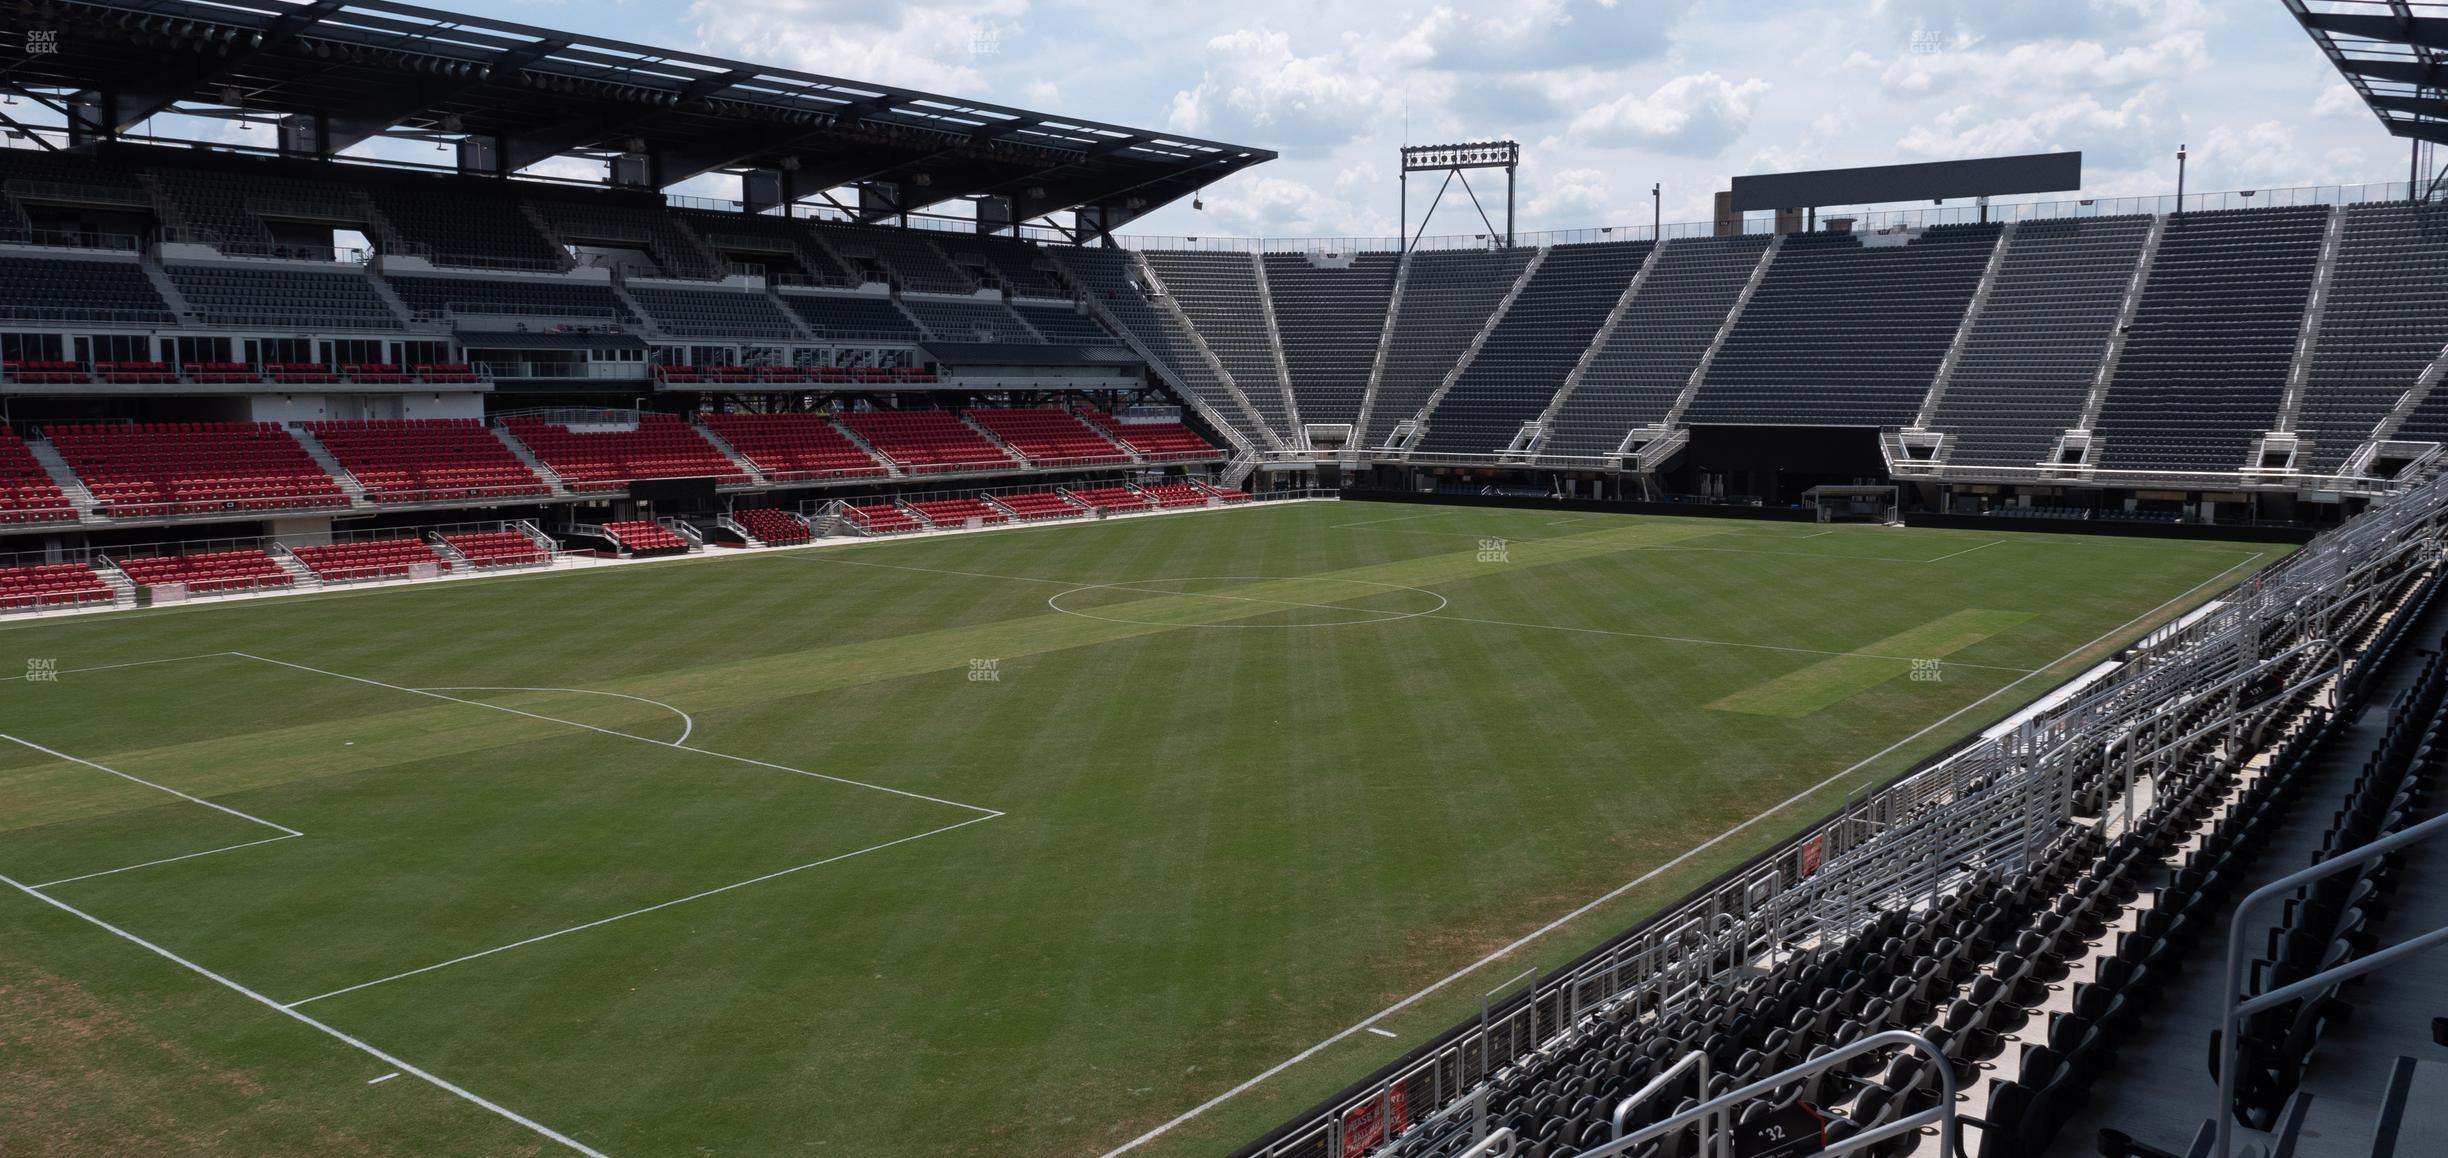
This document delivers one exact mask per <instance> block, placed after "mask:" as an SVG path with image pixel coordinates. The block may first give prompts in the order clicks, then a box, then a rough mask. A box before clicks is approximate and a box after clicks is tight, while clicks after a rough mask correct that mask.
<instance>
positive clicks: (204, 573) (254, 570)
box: [119, 551, 290, 594]
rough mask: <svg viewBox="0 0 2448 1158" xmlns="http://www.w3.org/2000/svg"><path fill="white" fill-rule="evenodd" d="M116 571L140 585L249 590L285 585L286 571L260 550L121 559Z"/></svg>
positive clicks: (206, 591) (200, 590) (198, 590)
mask: <svg viewBox="0 0 2448 1158" xmlns="http://www.w3.org/2000/svg"><path fill="white" fill-rule="evenodd" d="M119 570H121V571H123V572H125V573H126V574H127V577H128V578H129V579H130V580H131V581H133V582H134V583H135V584H136V585H137V586H139V587H161V586H165V585H170V584H176V585H179V586H182V587H185V588H186V589H187V590H188V591H190V592H195V593H198V594H209V593H212V592H218V591H248V590H254V589H257V588H271V587H287V586H289V585H290V584H289V573H288V572H287V571H284V570H282V569H281V565H280V564H279V563H277V562H274V561H273V559H272V556H270V555H268V554H266V553H264V552H262V551H211V552H206V553H203V554H196V555H159V556H153V557H149V558H143V559H121V560H119Z"/></svg>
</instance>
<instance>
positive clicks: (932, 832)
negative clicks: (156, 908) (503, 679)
mask: <svg viewBox="0 0 2448 1158" xmlns="http://www.w3.org/2000/svg"><path fill="white" fill-rule="evenodd" d="M1001 815H1003V814H1002V813H1000V812H997V813H993V814H991V815H987V816H972V817H970V818H969V819H967V820H963V821H960V822H958V823H954V824H947V825H945V826H943V827H942V828H933V829H928V830H927V831H925V832H921V833H918V834H916V835H914V836H904V837H901V838H900V839H898V840H888V841H885V842H884V843H882V844H873V845H869V846H867V847H866V848H862V849H858V850H856V851H852V852H845V853H841V854H839V855H837V856H829V857H826V858H824V859H823V860H816V861H809V862H808V863H806V864H803V865H793V866H791V867H790V868H786V869H782V870H780V871H778V872H770V873H766V874H765V875H764V876H761V877H750V878H748V879H747V880H744V881H734V882H732V883H730V884H727V885H722V886H720V887H718V888H711V889H707V890H705V891H703V892H697V893H690V894H689V895H687V896H685V897H674V898H673V899H671V900H668V901H662V902H660V903H657V904H652V905H648V906H646V907H645V908H642V909H632V910H630V911H628V912H626V913H621V914H618V915H615V916H610V917H604V918H602V919H600V920H594V921H588V922H587V923H585V924H583V925H572V926H570V927H569V928H566V929H557V930H554V931H553V932H550V933H545V934H543V935H541V936H536V937H529V938H526V939H525V940H521V941H512V942H510V943H509V944H507V945H495V946H494V947H492V948H490V949H485V950H482V951H480V952H475V953H469V954H466V955H464V956H459V957H453V958H451V959H450V960H448V961H437V962H435V963H433V964H431V965H426V966H422V967H419V968H416V969H410V970H407V971H405V972H401V973H394V974H392V975H390V976H389V977H377V978H375V979H374V980H372V981H361V982H359V983H357V984H355V985H350V986H345V987H342V988H339V989H334V990H332V991H331V992H329V993H318V994H315V995H314V996H312V997H302V998H299V999H298V1000H296V1001H292V1002H290V1003H289V1004H287V1005H284V1006H282V1007H281V1008H283V1009H295V1008H297V1007H298V1006H301V1005H305V1004H307V1003H309V1002H315V1001H321V1000H323V999H324V998H326V997H338V996H340V995H341V994H343V993H355V992H357V991H358V990H360V989H371V988H373V987H374V986H377V985H383V984H388V983H390V982H393V981H398V980H400V979H401V978H405V977H414V976H416V975H418V974H420V973H431V972H433V971H434V970H436V969H447V968H449V967H450V966H453V965H458V964H461V963H463V962H468V961H474V960H476V959H478V958H480V957H490V956H492V955H494V954H496V953H507V952H509V951H510V950H512V949H518V948H522V947H525V946H528V945H533V944H535V943H537V942H539V941H550V940H552V939H553V938H555V937H563V936H567V935H569V934H571V933H576V932H581V931H584V930H587V929H592V928H596V927H598V926H601V925H609V924H611V923H612V922H614V921H625V920H628V919H629V918H631V917H637V916H643V915H645V914H647V913H651V912H655V911H656V910H659V909H668V908H671V907H672V906H674V905H685V904H687V903H689V902H690V901H697V900H703V899H705V898H707V897H711V896H716V895H718V894H721V893H727V892H730V891H732V890H733V889H744V888H747V887H748V886H750V885H755V884H763V883H764V882H766V881H770V880H773V879H775V878H777V877H786V876H789V875H791V874H792V873H797V872H805V871H807V870H809V869H812V868H821V867H823V866H825V865H829V864H837V863H839V862H841V861H845V860H849V859H850V858H851V857H854V856H865V855H867V854H868V853H871V852H877V851H880V850H883V849H887V848H891V847H893V846H894V845H898V844H908V843H910V842H911V841H914V840H925V839H926V838H928V837H930V836H940V835H942V834H943V833H947V832H950V831H952V830H953V829H956V828H967V827H969V826H970V825H972V824H984V823H985V822H987V821H989V820H993V819H995V817H998V816H1001Z"/></svg>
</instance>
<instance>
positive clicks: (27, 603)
mask: <svg viewBox="0 0 2448 1158" xmlns="http://www.w3.org/2000/svg"><path fill="white" fill-rule="evenodd" d="M116 597H117V596H116V594H115V593H114V592H112V591H111V589H110V584H108V583H105V582H103V581H102V576H100V575H99V574H96V573H95V572H94V569H93V567H92V566H91V565H90V564H85V563H46V564H41V565H38V566H32V567H0V611H47V610H50V609H53V608H58V607H75V606H79V605H82V604H88V603H109V602H111V601H112V600H113V599H115V598H116Z"/></svg>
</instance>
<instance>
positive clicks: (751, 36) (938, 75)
mask: <svg viewBox="0 0 2448 1158" xmlns="http://www.w3.org/2000/svg"><path fill="white" fill-rule="evenodd" d="M1028 7H1029V5H1028V0H919V2H915V3H912V2H907V0H904V2H902V3H895V4H868V3H860V2H856V0H694V3H691V4H690V5H689V9H688V14H689V18H690V19H691V20H693V21H694V22H695V25H696V33H697V39H698V41H699V43H700V44H702V45H703V46H704V47H705V49H706V50H707V51H709V52H715V53H720V54H723V55H726V56H734V57H739V58H741V59H745V60H755V61H767V62H772V63H775V64H786V65H790V66H793V67H796V68H802V69H806V70H808V71H810V72H819V73H824V74H827V75H830V76H840V77H850V78H855V79H858V80H869V81H876V82H879V83H883V84H895V85H904V86H907V87H911V88H918V89H925V90H928V91H933V92H945V91H950V92H955V93H968V94H979V93H982V92H984V91H986V90H987V88H988V85H987V78H986V74H985V72H984V71H982V70H983V68H984V66H985V65H986V64H987V63H990V62H993V61H995V60H997V59H999V58H1000V57H1001V56H1002V55H1003V54H1005V53H1010V52H1013V51H1015V50H1016V49H1017V48H1018V45H1017V43H1016V40H1017V38H1018V36H1019V33H1020V18H1021V17H1022V16H1024V15H1026V14H1027V12H1028Z"/></svg>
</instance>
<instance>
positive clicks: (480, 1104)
mask: <svg viewBox="0 0 2448 1158" xmlns="http://www.w3.org/2000/svg"><path fill="white" fill-rule="evenodd" d="M275 839H281V840H286V839H288V838H286V837H278V838H275ZM0 884H6V885H8V886H9V887H11V888H14V889H16V890H17V891H18V892H21V893H24V894H25V895H27V896H29V897H32V898H34V899H35V900H38V901H41V902H42V903H44V904H46V905H49V906H51V907H52V908H54V909H58V910H59V911H60V912H63V913H66V914H68V915H69V916H72V917H75V918H76V919H78V920H80V921H83V922H85V923H86V924H89V925H92V926H93V927H95V928H97V929H100V930H102V931H103V932H105V933H109V934H110V935H112V936H114V937H117V938H119V939H120V940H122V941H126V942H127V943H129V944H131V945H134V946H136V947H138V948H140V949H143V950H144V951H146V952H148V953H151V954H153V955H154V956H156V957H159V958H161V959H162V960H165V961H168V962H170V963H171V964H173V965H176V966H178V967H180V968H182V969H185V970H187V971H188V972H190V973H193V974H195V975H197V976H199V977H202V978H204V979H205V980H207V981H210V982H212V983H213V984H215V985H218V986H221V987H222V988H224V989H227V990H229V991H230V992H232V993H236V994H238V995H239V996H241V997H244V998H246V999H247V1000H249V1001H252V1002H254V1003H256V1004H257V1005H261V1006H263V1007H265V1008H267V1009H270V1010H273V1011H274V1012H277V1013H279V1014H280V1015H281V1016H283V1017H286V1018H289V1019H291V1020H293V1021H296V1022H298V1023H300V1024H302V1025H305V1026H306V1027H308V1028H310V1029H313V1030H314V1031H316V1032H318V1033H321V1034H323V1035H324V1036H326V1037H330V1038H332V1039H333V1040H336V1041H338V1042H340V1043H341V1044H343V1045H346V1046H348V1047H349V1048H351V1049H354V1050H356V1051H358V1052H359V1053H363V1054H365V1055H366V1056H368V1057H371V1058H373V1059H374V1060H376V1061H379V1062H381V1063H383V1064H384V1065H387V1066H391V1067H392V1068H394V1069H396V1070H398V1071H399V1072H401V1073H404V1074H410V1075H413V1076H414V1077H416V1078H418V1079H419V1080H421V1081H423V1082H425V1083H426V1084H428V1085H430V1086H432V1087H434V1088H435V1089H438V1090H441V1091H442V1092H444V1093H446V1094H449V1095H451V1096H452V1097H455V1098H458V1099H459V1100H461V1101H464V1102H467V1103H468V1104H470V1105H473V1106H476V1107H477V1108H479V1109H482V1110H484V1111H486V1112H488V1113H491V1114H494V1115H496V1116H498V1117H500V1118H503V1119H505V1120H507V1121H510V1122H512V1123H515V1124H517V1125H519V1126H521V1127H524V1128H526V1129H527V1130H529V1131H532V1132H534V1133H535V1134H537V1135H539V1136H541V1137H544V1138H548V1139H550V1140H552V1141H553V1142H556V1143H559V1144H560V1145H562V1146H565V1147H567V1148H569V1149H571V1150H575V1151H577V1152H578V1153H580V1154H586V1155H590V1156H591V1158H605V1156H604V1154H603V1152H602V1151H600V1150H597V1149H595V1148H594V1147H592V1146H589V1145H587V1144H586V1143H584V1142H581V1141H579V1140H577V1139H576V1138H572V1137H570V1136H569V1135H567V1134H564V1133H561V1132H560V1131H558V1130H555V1129H553V1128H552V1127H550V1126H547V1125H545V1124H543V1123H542V1122H538V1121H536V1120H535V1119H533V1118H530V1117H527V1116H526V1115H524V1114H521V1113H519V1112H518V1111H516V1110H513V1109H510V1108H509V1107H507V1106H504V1105H502V1104H500V1103H498V1102H494V1101H490V1100H488V1099H486V1098H485V1097H483V1096H482V1095H480V1094H477V1093H475V1092H474V1091H472V1090H469V1089H468V1088H466V1087H465V1086H461V1085H458V1084H455V1083H453V1082H451V1081H449V1080H447V1079H445V1078H443V1077H441V1076H439V1075H437V1074H434V1073H432V1072H429V1071H427V1070H424V1069H420V1068H418V1067H417V1066H415V1065H412V1064H410V1063H409V1062H407V1061H405V1060H403V1059H401V1058H399V1057H397V1056H395V1055H393V1054H390V1053H387V1052H385V1051H384V1050H382V1049H380V1048H379V1047H376V1046H374V1045H371V1044H369V1043H367V1042H365V1041H363V1040H361V1039H359V1038H355V1037H351V1036H349V1035H348V1034H346V1033H343V1032H341V1031H340V1030H338V1029H335V1028H333V1027H332V1026H330V1025H328V1024H326V1023H324V1022H321V1021H317V1020H316V1019H314V1018H312V1017H309V1016H307V1015H306V1014H303V1013H299V1012H298V1011H296V1010H294V1009H290V1008H288V1007H286V1006H283V1005H282V1004H281V1003H279V1002H277V1001H274V1000H272V999H271V998H269V997H266V996H264V995H263V994H261V993H257V992H255V991H254V990H252V989H249V988H247V987H246V986H244V985H240V984H239V983H237V982H235V981H232V980H230V979H229V978H227V977H224V976H222V975H220V974H218V973H215V972H213V971H212V970H210V969H206V968H205V967H203V966H201V965H198V964H196V963H195V962H193V961H190V960H188V959H186V958H185V957H181V956H179V955H178V954H176V953H173V952H171V951H170V950H168V949H164V948H162V947H161V946H159V945H156V944H154V943H153V942H151V941H147V940H145V939H144V938H142V937H139V936H137V935H136V934H134V933H130V932H128V931H127V930H125V929H122V928H120V927H119V926H117V925H114V924H111V923H110V922H108V921H105V920H103V919H102V918H100V917H97V916H94V915H93V914H92V913H88V912H86V911H85V910H83V909H80V908H77V907H76V906H75V905H71V904H69V903H67V902H66V901H63V900H60V899H59V898H57V897H54V896H51V895H49V894H47V893H42V892H38V891H36V888H37V886H34V885H28V884H23V883H21V882H19V881H16V880H14V879H12V878H9V877H6V876H0Z"/></svg>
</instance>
